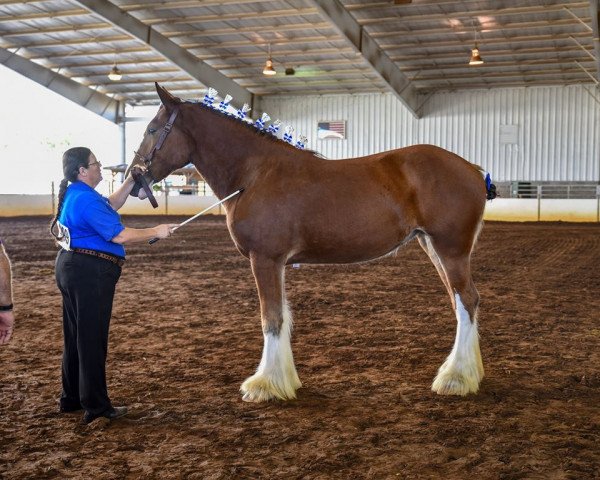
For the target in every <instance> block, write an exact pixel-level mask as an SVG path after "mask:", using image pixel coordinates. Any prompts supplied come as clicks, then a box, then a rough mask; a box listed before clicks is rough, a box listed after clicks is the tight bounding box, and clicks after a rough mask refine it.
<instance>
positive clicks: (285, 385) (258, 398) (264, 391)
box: [240, 372, 302, 402]
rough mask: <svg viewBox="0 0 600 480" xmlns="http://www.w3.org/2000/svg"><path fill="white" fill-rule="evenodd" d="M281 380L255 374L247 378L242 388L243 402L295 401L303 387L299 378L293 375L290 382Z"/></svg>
mask: <svg viewBox="0 0 600 480" xmlns="http://www.w3.org/2000/svg"><path fill="white" fill-rule="evenodd" d="M294 374H295V372H294ZM294 377H295V378H294ZM279 380H280V381H277V380H275V379H273V378H270V377H268V376H266V375H263V374H260V373H255V374H254V375H252V376H251V377H249V378H247V379H246V380H245V381H244V383H242V386H241V387H240V391H241V392H242V393H243V397H242V400H244V401H245V402H268V401H269V400H293V399H295V398H296V390H297V389H298V388H300V387H301V386H302V383H301V382H300V379H299V378H298V376H297V375H293V377H292V378H291V379H290V380H285V379H279Z"/></svg>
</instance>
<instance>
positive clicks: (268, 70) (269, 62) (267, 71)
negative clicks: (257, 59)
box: [262, 43, 277, 75]
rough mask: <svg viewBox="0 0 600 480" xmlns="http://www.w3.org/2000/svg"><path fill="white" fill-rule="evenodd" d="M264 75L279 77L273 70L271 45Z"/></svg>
mask: <svg viewBox="0 0 600 480" xmlns="http://www.w3.org/2000/svg"><path fill="white" fill-rule="evenodd" d="M262 73H263V75H277V72H276V71H275V69H274V68H273V60H272V59H271V44H270V43H269V58H267V61H266V62H265V66H264V68H263V72H262Z"/></svg>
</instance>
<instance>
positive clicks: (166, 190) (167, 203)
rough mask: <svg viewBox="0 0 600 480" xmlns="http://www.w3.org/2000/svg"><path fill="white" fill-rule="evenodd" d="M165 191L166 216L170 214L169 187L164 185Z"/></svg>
mask: <svg viewBox="0 0 600 480" xmlns="http://www.w3.org/2000/svg"><path fill="white" fill-rule="evenodd" d="M164 187H165V188H164V190H165V215H168V214H169V186H168V185H167V184H166V183H164Z"/></svg>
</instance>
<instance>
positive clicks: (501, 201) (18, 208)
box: [0, 195, 600, 222]
mask: <svg viewBox="0 0 600 480" xmlns="http://www.w3.org/2000/svg"><path fill="white" fill-rule="evenodd" d="M157 200H158V208H156V209H154V208H152V206H151V205H150V203H149V202H148V201H147V200H144V201H140V200H137V199H130V200H128V201H127V203H126V204H125V205H124V206H123V208H121V210H119V213H120V214H122V215H189V216H192V215H195V214H196V213H198V212H200V211H202V210H203V209H205V208H207V207H209V206H210V205H212V204H213V203H215V202H217V201H218V199H217V197H214V196H210V197H209V196H207V197H203V196H197V195H180V196H169V197H165V196H161V197H157ZM224 213H225V211H224V209H223V207H221V206H218V207H215V208H213V209H211V210H210V211H209V212H207V214H213V215H222V214H224ZM52 214H53V206H52V195H0V217H17V216H33V215H48V217H50V216H51V215H52ZM374 214H376V212H374ZM484 218H485V219H486V220H497V221H514V222H527V221H533V222H535V221H558V220H562V221H565V222H599V221H600V199H585V200H577V199H569V200H563V199H539V200H538V199H535V198H496V199H495V200H493V201H491V202H487V204H486V210H485V216H484Z"/></svg>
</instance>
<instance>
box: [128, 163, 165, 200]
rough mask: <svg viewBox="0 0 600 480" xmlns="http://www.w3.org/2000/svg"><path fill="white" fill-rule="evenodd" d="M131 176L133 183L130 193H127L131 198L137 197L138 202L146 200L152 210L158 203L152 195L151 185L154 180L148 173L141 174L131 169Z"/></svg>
mask: <svg viewBox="0 0 600 480" xmlns="http://www.w3.org/2000/svg"><path fill="white" fill-rule="evenodd" d="M131 175H132V176H133V179H134V181H135V184H134V185H133V188H132V189H131V192H130V193H129V194H130V195H131V196H133V197H138V198H139V199H140V200H143V199H145V198H147V199H148V200H149V201H150V203H151V204H152V206H153V207H154V208H157V207H158V202H157V201H156V199H155V198H154V195H153V194H152V185H153V184H154V179H153V178H152V175H150V173H149V172H144V173H142V172H141V171H140V170H138V169H136V168H135V167H133V168H132V169H131Z"/></svg>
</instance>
